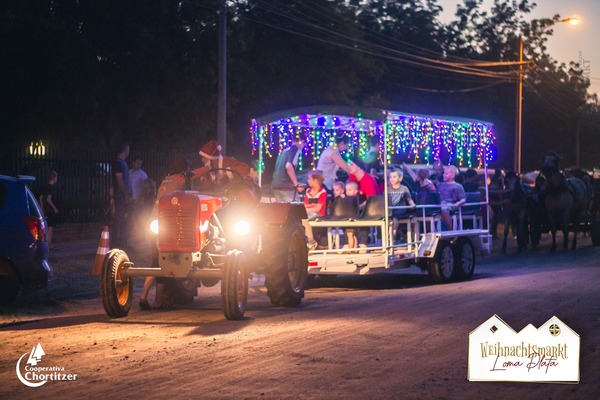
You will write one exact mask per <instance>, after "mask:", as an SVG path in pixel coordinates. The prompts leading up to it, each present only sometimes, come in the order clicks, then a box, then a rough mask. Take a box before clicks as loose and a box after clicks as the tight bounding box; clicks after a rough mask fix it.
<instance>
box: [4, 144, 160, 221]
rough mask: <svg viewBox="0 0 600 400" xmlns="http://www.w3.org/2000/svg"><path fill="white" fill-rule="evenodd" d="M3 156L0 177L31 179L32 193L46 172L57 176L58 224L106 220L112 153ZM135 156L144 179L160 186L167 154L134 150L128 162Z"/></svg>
mask: <svg viewBox="0 0 600 400" xmlns="http://www.w3.org/2000/svg"><path fill="white" fill-rule="evenodd" d="M3 153H5V154H4V156H3V157H2V158H0V174H3V175H31V176H34V177H35V178H36V182H35V184H34V185H33V187H32V190H33V192H34V193H36V194H39V191H40V189H41V188H42V187H43V185H44V184H45V182H46V172H47V171H48V170H51V169H53V170H55V171H56V172H57V173H58V181H57V183H56V193H55V198H56V203H57V207H58V208H59V210H60V213H59V215H58V216H59V222H67V223H88V222H107V221H108V219H109V213H108V204H109V189H110V186H111V182H112V179H111V164H112V161H113V160H114V159H115V155H114V153H113V152H110V151H105V150H89V151H85V152H81V151H78V152H76V153H72V152H69V153H67V152H62V154H61V152H60V151H52V152H50V151H45V152H44V154H40V152H37V153H36V154H30V153H31V152H30V151H29V149H21V150H15V151H11V152H10V153H9V154H6V152H3ZM34 153H35V152H34ZM136 157H139V158H140V159H141V160H142V162H143V164H142V169H143V170H144V171H146V173H147V174H148V177H150V178H152V179H154V180H155V181H157V184H158V183H160V181H161V180H162V178H163V177H164V176H165V175H166V174H167V172H168V167H169V162H170V157H171V156H170V154H164V153H161V152H156V151H143V150H136V151H135V152H133V151H132V152H131V154H130V156H129V158H128V161H132V160H133V159H134V158H136Z"/></svg>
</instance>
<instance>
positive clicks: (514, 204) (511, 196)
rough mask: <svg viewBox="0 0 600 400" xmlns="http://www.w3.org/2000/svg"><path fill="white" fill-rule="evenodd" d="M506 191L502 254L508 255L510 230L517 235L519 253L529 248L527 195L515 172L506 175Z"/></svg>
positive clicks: (503, 201)
mask: <svg viewBox="0 0 600 400" xmlns="http://www.w3.org/2000/svg"><path fill="white" fill-rule="evenodd" d="M504 183H505V188H506V189H505V191H504V195H503V200H502V210H503V214H504V240H503V242H502V253H506V239H507V237H508V231H509V228H511V227H512V230H513V232H516V233H517V246H518V247H517V249H518V251H519V252H521V250H523V249H524V248H526V247H527V237H528V228H527V194H526V191H525V188H524V187H523V183H522V182H521V178H520V177H519V175H518V174H517V173H516V172H514V171H509V172H507V173H506V177H505V178H504Z"/></svg>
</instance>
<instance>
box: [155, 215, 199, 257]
mask: <svg viewBox="0 0 600 400" xmlns="http://www.w3.org/2000/svg"><path fill="white" fill-rule="evenodd" d="M194 206H195V207H181V206H171V207H165V208H163V209H161V210H160V218H159V221H158V226H159V234H158V248H159V250H161V251H198V250H200V240H199V239H200V237H199V236H200V232H199V216H198V214H197V212H198V206H197V204H194Z"/></svg>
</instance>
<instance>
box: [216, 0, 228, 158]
mask: <svg viewBox="0 0 600 400" xmlns="http://www.w3.org/2000/svg"><path fill="white" fill-rule="evenodd" d="M219 10H220V14H219V81H218V88H217V91H218V94H217V142H218V143H219V144H220V145H221V152H222V153H223V154H226V151H227V1H226V0H222V1H221V5H220V9H219Z"/></svg>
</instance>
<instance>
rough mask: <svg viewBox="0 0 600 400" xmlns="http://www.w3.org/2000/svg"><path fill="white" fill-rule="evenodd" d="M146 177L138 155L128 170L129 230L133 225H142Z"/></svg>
mask: <svg viewBox="0 0 600 400" xmlns="http://www.w3.org/2000/svg"><path fill="white" fill-rule="evenodd" d="M146 179H148V174H146V172H145V171H144V170H143V169H142V160H141V158H140V157H136V158H135V159H134V160H133V162H132V163H131V170H129V181H130V182H131V205H130V207H129V209H130V213H129V229H130V232H131V230H133V228H134V227H135V226H142V225H143V219H144V215H143V214H144V195H145V190H146V188H145V186H144V185H145V184H144V182H145V181H146ZM129 234H130V233H128V235H129Z"/></svg>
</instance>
